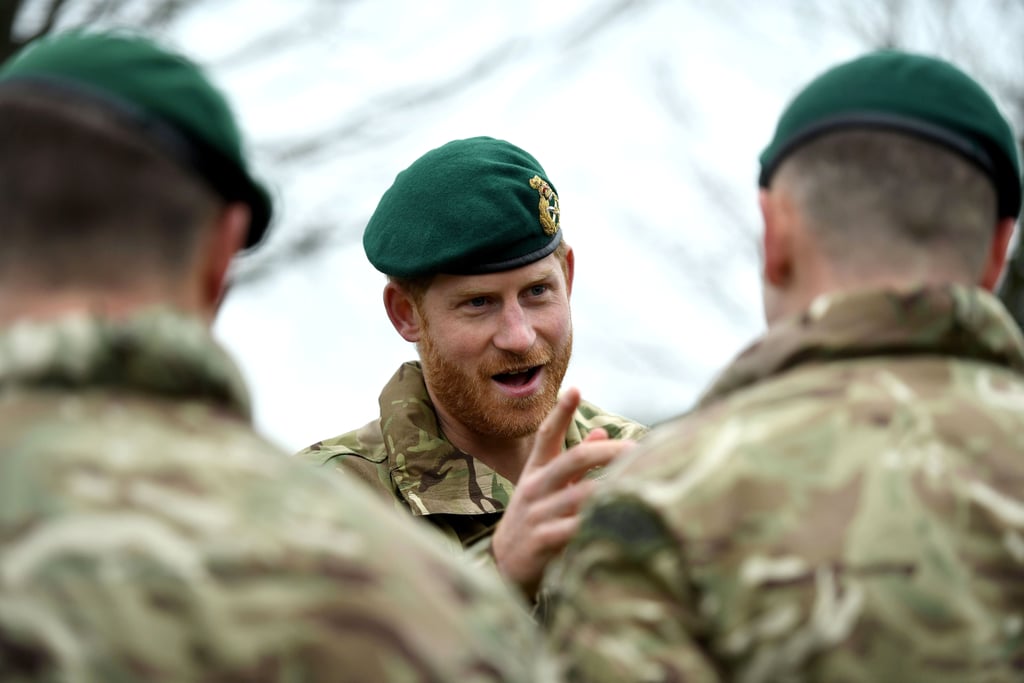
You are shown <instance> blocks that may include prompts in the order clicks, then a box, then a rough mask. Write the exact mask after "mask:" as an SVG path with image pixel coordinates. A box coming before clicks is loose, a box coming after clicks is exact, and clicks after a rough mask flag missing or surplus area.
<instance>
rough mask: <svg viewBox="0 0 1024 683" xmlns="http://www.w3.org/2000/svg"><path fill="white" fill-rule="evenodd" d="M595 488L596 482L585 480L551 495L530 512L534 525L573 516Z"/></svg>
mask: <svg viewBox="0 0 1024 683" xmlns="http://www.w3.org/2000/svg"><path fill="white" fill-rule="evenodd" d="M596 488H597V482H596V481H593V480H586V481H581V482H579V483H578V484H574V485H572V486H569V487H566V488H564V489H562V490H561V491H558V492H556V493H552V494H551V495H549V496H547V497H546V498H544V499H543V500H540V501H538V502H537V503H536V504H535V505H534V507H533V509H532V510H531V511H530V514H531V516H533V518H534V520H535V521H534V523H535V524H540V523H543V522H546V521H548V520H551V519H557V518H559V517H567V516H569V515H575V514H576V513H577V512H578V511H579V509H580V505H582V504H583V503H584V502H585V501H586V500H587V498H589V497H590V496H591V495H592V494H593V493H594V490H595V489H596Z"/></svg>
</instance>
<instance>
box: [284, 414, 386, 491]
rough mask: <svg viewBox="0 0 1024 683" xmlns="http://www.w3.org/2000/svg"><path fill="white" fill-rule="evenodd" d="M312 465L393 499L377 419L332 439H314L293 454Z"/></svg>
mask: <svg viewBox="0 0 1024 683" xmlns="http://www.w3.org/2000/svg"><path fill="white" fill-rule="evenodd" d="M295 457H296V458H298V459H299V460H304V461H306V462H309V463H311V464H313V465H315V466H318V467H323V468H325V469H329V470H332V471H334V472H335V473H337V474H339V475H341V476H344V477H346V478H349V479H357V480H359V481H362V482H363V483H364V484H366V485H367V486H369V487H370V488H371V489H372V490H373V491H374V492H375V493H376V494H377V495H379V496H380V497H381V498H382V499H384V500H387V501H389V502H391V503H394V502H395V500H396V499H399V500H400V499H401V497H400V496H397V495H396V493H395V490H394V483H393V482H392V481H391V472H390V470H389V464H388V459H387V451H386V450H385V449H384V443H383V437H382V436H381V434H380V427H379V425H378V423H377V421H376V420H375V421H373V422H370V423H369V424H367V425H365V426H364V427H362V428H360V429H358V430H356V431H353V432H348V433H346V434H342V435H341V436H336V437H334V438H331V439H325V440H323V441H317V442H316V443H314V444H313V445H311V446H308V447H307V448H304V449H302V450H301V451H299V452H298V453H296V454H295Z"/></svg>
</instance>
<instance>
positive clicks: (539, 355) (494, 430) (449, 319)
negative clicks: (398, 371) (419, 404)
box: [418, 255, 572, 438]
mask: <svg viewBox="0 0 1024 683" xmlns="http://www.w3.org/2000/svg"><path fill="white" fill-rule="evenodd" d="M418 310H419V313H420V318H421V321H422V335H421V338H420V342H419V351H420V357H421V360H422V362H423V373H424V376H425V378H426V382H427V386H428V388H429V389H430V392H431V395H432V397H433V399H434V401H435V403H437V404H438V405H437V407H438V409H439V410H440V411H442V412H443V413H444V414H445V415H446V416H447V418H448V419H449V420H454V421H456V422H458V423H460V424H461V425H462V426H463V427H464V428H466V429H468V430H470V431H472V432H474V433H477V434H481V435H486V436H493V437H499V438H516V437H521V436H526V435H528V434H532V433H533V432H535V431H536V430H537V428H538V427H539V426H540V423H541V421H542V420H543V419H544V417H545V416H546V415H547V414H548V413H549V412H550V411H551V409H552V408H553V407H554V405H555V402H556V400H557V398H558V389H559V387H560V386H561V384H562V378H563V377H564V376H565V371H566V368H567V367H568V365H569V357H570V355H571V354H572V320H571V317H570V312H569V283H568V282H567V281H566V277H565V273H564V272H563V270H562V264H561V262H560V261H559V260H558V258H557V257H556V256H555V255H551V256H548V257H546V258H544V259H542V260H540V261H537V262H536V263H532V264H530V265H528V266H524V267H522V268H517V269H515V270H510V271H505V272H502V273H493V274H489V275H461V276H457V275H439V276H437V277H436V278H435V279H434V280H433V282H431V284H430V287H429V288H428V289H427V291H426V293H425V294H424V297H423V301H422V302H421V303H420V306H419V308H418Z"/></svg>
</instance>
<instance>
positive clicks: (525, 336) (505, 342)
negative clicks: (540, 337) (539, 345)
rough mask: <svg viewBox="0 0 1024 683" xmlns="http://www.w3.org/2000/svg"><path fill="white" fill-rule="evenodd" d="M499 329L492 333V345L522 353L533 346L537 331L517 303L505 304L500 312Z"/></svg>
mask: <svg viewBox="0 0 1024 683" xmlns="http://www.w3.org/2000/svg"><path fill="white" fill-rule="evenodd" d="M499 325H500V327H499V329H498V331H497V333H496V334H495V335H494V345H495V346H496V347H497V348H499V349H501V350H503V351H510V352H512V353H518V354H524V353H526V352H527V351H529V350H530V349H531V348H533V343H534V342H535V341H536V340H537V332H536V331H535V330H534V329H533V322H532V321H531V320H530V316H529V315H527V313H526V311H524V310H523V308H522V306H520V305H519V304H518V303H513V304H511V305H508V306H506V307H505V308H504V309H503V310H502V313H501V320H500V322H499Z"/></svg>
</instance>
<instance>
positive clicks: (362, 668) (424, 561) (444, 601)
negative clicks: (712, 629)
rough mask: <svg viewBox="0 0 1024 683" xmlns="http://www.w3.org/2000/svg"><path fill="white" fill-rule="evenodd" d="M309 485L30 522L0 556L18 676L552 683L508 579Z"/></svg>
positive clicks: (5, 635) (3, 633)
mask: <svg viewBox="0 0 1024 683" xmlns="http://www.w3.org/2000/svg"><path fill="white" fill-rule="evenodd" d="M294 483H297V482H294V481H285V482H281V484H283V485H278V483H277V482H272V483H269V484H268V485H266V486H262V487H260V490H259V491H258V492H256V493H255V494H253V495H252V500H251V501H250V502H251V505H249V504H247V505H246V506H245V507H244V508H243V507H241V506H240V507H238V508H231V507H227V506H220V505H217V504H216V503H215V502H211V501H210V500H209V499H207V498H204V497H203V496H202V495H199V493H202V492H201V491H200V492H197V493H196V494H195V495H192V494H190V493H180V494H178V495H177V497H171V496H170V492H168V491H165V490H163V489H159V488H157V487H156V486H153V485H149V484H147V485H148V486H149V488H148V489H147V488H144V487H142V486H139V487H138V491H137V495H138V496H139V497H140V500H141V499H142V496H146V497H145V498H144V500H145V501H146V502H147V503H148V502H152V503H153V504H154V505H159V506H160V508H161V509H162V510H163V512H161V513H159V514H157V513H146V512H141V511H131V510H125V509H123V508H116V509H114V510H112V511H109V512H108V511H106V510H102V509H98V510H95V511H89V512H85V511H82V512H80V513H78V514H75V515H73V516H67V517H64V518H59V519H54V520H51V521H49V522H47V523H46V524H37V525H36V526H35V527H29V528H27V529H19V530H18V533H17V536H16V537H14V538H8V539H7V542H6V544H5V546H4V552H3V553H0V680H4V681H9V680H14V681H16V680H33V681H50V680H52V681H57V680H61V681H79V682H81V683H100V682H101V681H104V682H109V681H134V680H147V681H155V682H160V681H196V680H210V681H213V680H217V681H249V682H255V683H284V682H285V681H308V682H311V683H317V682H320V681H323V682H325V683H326V682H327V681H350V682H353V683H355V682H357V681H358V682H362V681H394V682H396V683H397V682H403V681H428V680H429V681H435V680H436V681H442V680H453V681H454V680H460V681H517V682H520V683H534V681H537V680H550V676H551V672H550V670H548V667H547V664H546V663H545V660H546V657H545V656H544V654H543V651H542V650H541V649H540V647H539V645H540V644H539V643H538V642H537V641H538V639H537V634H536V633H535V629H534V627H533V625H532V623H531V622H530V620H529V618H528V616H527V614H526V612H525V608H524V607H523V606H521V605H520V604H519V603H518V602H517V601H515V600H514V599H513V598H512V596H511V595H510V594H509V593H508V592H507V591H506V590H505V587H504V586H503V585H501V583H500V582H499V581H497V580H495V579H494V577H490V576H488V575H486V574H485V573H479V574H478V573H476V572H471V571H470V568H468V567H464V566H463V565H462V564H461V563H459V562H458V561H457V559H456V558H452V557H450V556H449V555H448V554H447V553H444V552H443V551H441V550H440V549H439V548H436V547H435V546H434V544H432V543H430V542H429V538H428V537H427V536H426V535H425V534H420V533H414V530H413V529H412V525H411V524H410V523H407V522H406V520H405V519H404V518H399V517H397V516H396V517H392V516H391V514H390V511H389V510H387V509H381V508H379V507H378V504H377V503H376V501H374V500H373V499H371V498H370V497H369V494H366V493H364V492H362V491H358V490H354V488H353V487H352V486H347V487H344V489H339V490H338V491H337V492H338V493H340V494H344V495H343V497H342V500H344V501H345V504H344V505H343V506H342V507H341V510H342V511H344V513H349V514H335V512H334V510H335V508H336V506H335V505H332V504H331V503H330V500H336V499H334V498H332V499H327V500H325V499H324V497H323V496H321V495H318V494H320V493H323V492H324V491H323V489H324V487H317V486H310V487H305V488H298V489H297V488H295V487H291V486H288V485H289V484H294ZM337 483H339V484H340V483H341V482H337ZM92 484H93V486H94V487H95V486H97V484H96V483H95V482H92ZM318 488H319V489H320V490H318ZM130 491H133V495H136V493H135V490H134V489H130ZM94 494H95V492H94ZM161 495H163V497H160V496H161ZM274 495H276V496H277V498H276V499H275V498H273V497H271V498H268V497H267V496H274ZM364 497H365V498H364ZM268 500H269V501H274V500H279V501H280V502H281V504H280V505H275V504H272V503H267V501H268ZM241 509H248V512H247V513H246V514H245V515H239V516H237V517H236V516H234V514H233V512H234V511H235V510H241ZM352 511H360V512H362V513H364V515H365V517H364V518H361V519H358V521H351V520H357V517H356V515H352V514H350V513H351V512H352ZM339 519H347V520H350V522H349V524H351V526H349V525H348V524H343V523H339ZM412 568H414V570H413V569H412ZM26 672H28V673H29V674H30V675H29V676H28V677H27V678H18V677H17V676H18V675H19V674H21V675H24V674H25V673H26Z"/></svg>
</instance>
